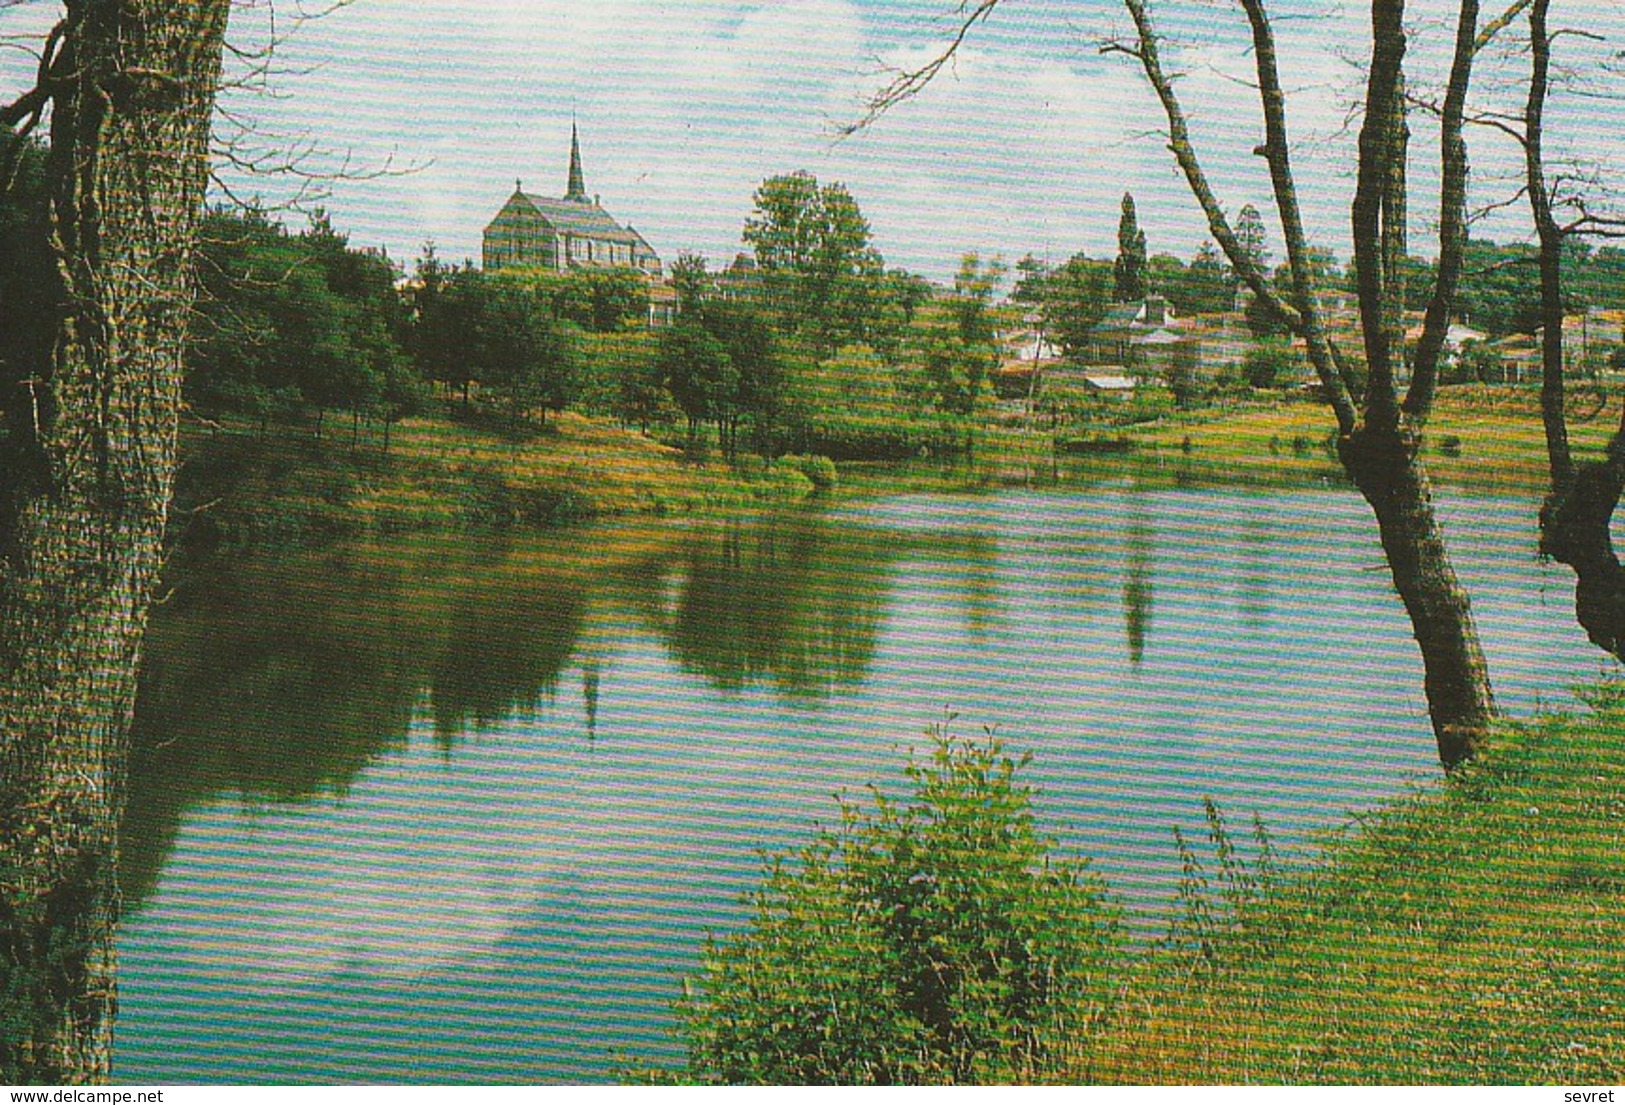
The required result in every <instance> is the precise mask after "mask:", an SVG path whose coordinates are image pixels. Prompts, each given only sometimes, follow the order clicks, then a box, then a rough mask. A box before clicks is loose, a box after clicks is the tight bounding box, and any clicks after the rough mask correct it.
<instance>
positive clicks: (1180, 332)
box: [1082, 295, 1202, 379]
mask: <svg viewBox="0 0 1625 1105" xmlns="http://www.w3.org/2000/svg"><path fill="white" fill-rule="evenodd" d="M1201 348H1202V342H1201V339H1200V338H1199V337H1198V336H1197V335H1196V334H1195V333H1193V332H1191V331H1190V329H1189V328H1188V326H1187V325H1186V323H1185V320H1183V319H1180V318H1178V317H1176V316H1175V314H1174V309H1173V307H1171V306H1170V305H1169V303H1168V301H1167V300H1166V299H1164V298H1163V297H1162V296H1160V295H1151V296H1147V297H1146V298H1144V299H1142V300H1140V301H1139V302H1136V303H1119V304H1117V305H1115V306H1113V307H1111V308H1109V309H1108V310H1107V311H1106V314H1105V316H1104V317H1103V318H1102V319H1101V320H1100V321H1099V322H1098V323H1096V324H1095V325H1094V326H1093V327H1092V328H1091V329H1090V330H1089V335H1088V343H1087V345H1086V347H1085V349H1084V354H1083V358H1082V359H1083V361H1084V363H1085V364H1087V365H1092V366H1103V365H1117V366H1123V367H1125V368H1128V369H1130V370H1132V371H1133V372H1135V373H1137V374H1139V375H1141V376H1158V377H1162V378H1164V379H1169V378H1172V377H1174V376H1176V375H1188V374H1190V373H1193V372H1195V370H1196V366H1197V364H1198V362H1199V361H1200V359H1201Z"/></svg>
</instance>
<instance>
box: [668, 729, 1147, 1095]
mask: <svg viewBox="0 0 1625 1105" xmlns="http://www.w3.org/2000/svg"><path fill="white" fill-rule="evenodd" d="M931 736H932V743H933V747H932V751H931V754H930V757H929V759H927V760H925V761H924V762H921V760H920V759H918V758H911V761H910V764H909V766H908V768H907V769H906V775H907V777H908V779H909V780H910V782H911V783H912V787H913V793H912V795H911V796H910V797H909V798H908V799H907V800H905V801H902V802H895V801H892V800H888V799H887V798H885V797H884V796H882V795H881V794H879V793H878V792H876V794H875V797H874V802H873V805H872V807H860V806H858V805H855V804H852V803H849V802H845V801H842V804H841V819H840V824H839V826H838V828H835V829H830V830H824V831H822V832H820V833H819V834H818V836H817V837H816V839H815V840H814V841H813V843H812V844H810V845H809V846H807V847H806V848H805V849H803V850H802V851H801V853H800V854H799V855H798V856H796V857H795V858H794V859H793V860H790V859H786V858H783V857H781V858H778V859H775V860H773V861H772V863H771V864H770V865H769V867H768V869H767V873H766V881H765V884H764V886H763V887H762V888H761V889H760V890H759V891H757V892H756V894H755V895H754V896H753V899H752V904H753V905H754V907H755V916H754V918H753V919H752V921H751V924H750V927H749V928H748V929H747V930H746V931H744V932H742V933H740V934H738V935H737V936H735V937H733V938H732V939H729V940H727V941H726V942H724V943H720V944H718V943H711V944H709V945H708V946H707V948H706V949H705V952H704V954H703V962H702V972H701V975H700V978H699V980H698V982H697V984H695V985H693V986H690V985H688V984H685V986H684V996H683V998H682V999H681V1001H679V1003H678V1007H677V1012H678V1020H679V1026H680V1029H679V1030H680V1032H681V1034H682V1035H683V1037H684V1039H685V1042H686V1044H687V1049H688V1064H689V1065H688V1070H687V1071H686V1072H685V1075H684V1077H688V1078H692V1079H694V1080H696V1081H699V1082H704V1083H775V1084H785V1083H793V1084H813V1083H922V1082H990V1081H1000V1080H1006V1079H1009V1078H1013V1077H1016V1076H1018V1075H1022V1074H1027V1073H1030V1072H1032V1071H1034V1070H1036V1069H1038V1068H1039V1067H1041V1066H1042V1065H1043V1063H1044V1062H1045V1060H1046V1058H1047V1057H1048V1056H1049V1055H1051V1054H1052V1052H1051V1049H1052V1047H1056V1046H1058V1045H1059V1044H1061V1043H1062V1042H1065V1041H1066V1040H1068V1039H1069V1038H1070V1037H1074V1036H1075V1035H1077V1034H1078V1033H1079V1032H1080V1031H1081V1030H1082V1029H1084V1028H1085V1027H1086V1026H1087V1025H1088V1024H1089V1023H1091V1021H1092V1019H1094V1018H1098V1017H1099V1016H1100V1015H1101V1014H1102V1012H1103V1011H1104V1008H1105V1004H1106V1002H1107V1000H1108V997H1109V993H1110V990H1109V978H1110V973H1111V968H1112V966H1113V964H1114V962H1115V961H1116V957H1117V951H1118V948H1119V946H1120V930H1119V924H1118V920H1117V916H1116V913H1115V912H1114V911H1113V910H1112V909H1111V908H1110V907H1109V906H1108V905H1107V903H1106V901H1105V899H1104V896H1103V890H1102V888H1101V885H1100V884H1099V882H1098V881H1097V880H1096V879H1094V878H1092V877H1089V876H1087V875H1086V874H1085V873H1084V870H1083V866H1082V865H1081V864H1075V863H1070V862H1064V861H1060V862H1056V861H1052V860H1051V859H1050V857H1049V849H1050V846H1051V841H1050V840H1048V839H1047V838H1045V837H1044V836H1042V835H1040V834H1039V833H1038V831H1037V829H1036V828H1035V826H1034V823H1033V812H1032V797H1033V793H1034V792H1033V790H1032V788H1030V787H1028V786H1026V785H1024V784H1020V783H1018V782H1017V781H1016V773H1017V771H1018V770H1019V769H1020V768H1021V767H1022V766H1023V765H1024V764H1025V763H1026V762H1027V759H1026V758H1022V759H1020V760H1017V759H1014V758H1012V757H1010V756H1008V755H1007V754H1006V753H1005V751H1004V747H1003V745H1002V743H1001V742H1000V741H999V740H998V739H996V738H994V737H992V736H991V735H989V737H988V738H987V739H986V740H985V741H980V742H977V741H958V740H954V739H951V738H950V737H949V736H948V734H947V731H946V729H945V728H938V729H935V730H933V731H932V733H931Z"/></svg>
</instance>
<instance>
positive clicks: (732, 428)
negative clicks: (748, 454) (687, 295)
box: [700, 302, 787, 457]
mask: <svg viewBox="0 0 1625 1105" xmlns="http://www.w3.org/2000/svg"><path fill="white" fill-rule="evenodd" d="M700 325H701V326H703V327H704V328H705V331H706V332H707V333H708V334H710V335H711V336H712V337H713V338H715V339H716V340H717V342H718V343H719V344H720V345H721V347H722V349H723V351H724V352H725V353H726V354H727V358H728V363H729V364H730V365H731V367H732V373H731V376H729V377H728V378H729V379H730V380H731V382H732V385H733V391H732V393H731V394H728V395H719V396H718V400H719V401H718V402H717V403H716V405H715V409H714V410H713V412H712V417H713V418H715V419H716V420H717V422H718V428H719V430H720V432H721V437H722V447H723V451H724V452H726V453H727V454H728V456H730V457H732V456H733V455H734V454H735V453H736V452H737V451H738V430H739V420H740V419H741V418H748V419H750V421H751V425H752V428H753V430H754V434H753V437H754V439H755V445H756V448H757V450H758V451H759V452H761V453H762V454H764V455H771V454H772V453H773V450H774V433H775V430H776V429H777V427H778V425H779V422H780V420H781V418H782V416H783V413H784V404H785V401H786V387H787V380H786V373H785V367H784V361H783V359H782V358H781V357H780V355H779V352H778V349H777V348H776V343H775V341H774V338H773V328H772V327H771V326H769V325H768V322H767V319H766V318H764V317H763V316H762V314H761V313H760V312H759V311H757V310H756V309H755V308H754V307H752V306H750V305H747V304H740V303H723V302H713V303H708V304H706V305H705V307H704V309H703V310H702V311H701V312H700Z"/></svg>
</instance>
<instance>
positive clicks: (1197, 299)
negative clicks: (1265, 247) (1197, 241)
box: [1168, 242, 1236, 315]
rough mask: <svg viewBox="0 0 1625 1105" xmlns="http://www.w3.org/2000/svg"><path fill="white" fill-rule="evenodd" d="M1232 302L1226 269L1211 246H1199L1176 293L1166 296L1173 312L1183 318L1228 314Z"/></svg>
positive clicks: (1232, 291)
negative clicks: (1184, 316) (1185, 316)
mask: <svg viewBox="0 0 1625 1105" xmlns="http://www.w3.org/2000/svg"><path fill="white" fill-rule="evenodd" d="M1235 299H1236V284H1235V279H1234V278H1233V277H1232V276H1231V274H1230V266H1229V265H1227V264H1225V261H1224V257H1223V255H1221V254H1220V253H1219V250H1218V248H1217V247H1216V246H1214V244H1213V243H1212V242H1203V243H1202V244H1201V246H1200V247H1199V248H1198V249H1197V251H1196V256H1194V257H1192V258H1191V263H1190V265H1189V266H1188V267H1186V269H1185V272H1184V280H1183V282H1182V284H1181V287H1180V289H1179V290H1178V292H1176V293H1171V294H1170V295H1169V296H1168V300H1169V302H1170V303H1172V304H1173V305H1174V309H1175V310H1177V311H1179V312H1181V313H1182V314H1187V315H1201V314H1219V313H1221V312H1224V311H1228V310H1230V308H1231V306H1232V304H1234V302H1235Z"/></svg>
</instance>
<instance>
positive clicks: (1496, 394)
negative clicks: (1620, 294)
mask: <svg viewBox="0 0 1625 1105" xmlns="http://www.w3.org/2000/svg"><path fill="white" fill-rule="evenodd" d="M1539 404H1540V396H1539V393H1538V392H1537V391H1535V390H1534V389H1531V388H1508V387H1450V388H1443V389H1441V390H1440V393H1439V400H1438V405H1437V408H1436V410H1435V413H1434V416H1433V419H1432V421H1431V422H1430V424H1429V428H1428V435H1427V438H1426V439H1425V443H1424V456H1425V457H1426V459H1427V464H1428V470H1429V472H1430V473H1431V474H1432V475H1433V478H1434V479H1435V480H1437V481H1438V482H1440V483H1446V484H1471V485H1473V486H1475V487H1480V488H1492V487H1509V488H1512V487H1516V488H1539V487H1541V486H1543V485H1544V483H1545V480H1546V439H1545V432H1544V430H1543V429H1542V427H1541V421H1540V405H1539ZM1597 406H1598V404H1597V402H1596V400H1595V399H1594V398H1592V397H1590V396H1589V395H1584V394H1582V395H1579V396H1576V397H1574V398H1573V399H1572V400H1571V408H1572V409H1573V410H1574V411H1576V412H1577V414H1578V415H1579V416H1584V415H1586V414H1589V413H1590V412H1591V411H1592V409H1593V408H1595V407H1597ZM1571 417H1574V416H1571ZM1616 421H1617V414H1616V415H1610V414H1609V412H1608V411H1606V410H1599V411H1598V412H1597V414H1596V416H1594V417H1591V418H1589V419H1584V418H1575V420H1574V424H1573V425H1572V426H1571V427H1570V435H1571V439H1572V441H1573V443H1574V445H1575V447H1576V449H1577V450H1588V449H1594V450H1598V451H1600V450H1601V449H1602V447H1603V445H1605V444H1606V442H1607V440H1608V437H1609V435H1610V434H1611V433H1612V432H1613V430H1614V428H1615V422H1616ZM1335 425H1336V424H1335V423H1334V422H1333V420H1332V416H1331V413H1330V412H1329V411H1328V410H1327V409H1326V408H1325V406H1324V405H1322V404H1320V403H1316V402H1311V401H1308V400H1299V401H1291V402H1282V403H1276V404H1253V405H1248V406H1243V407H1240V408H1237V409H1234V410H1228V411H1198V412H1193V413H1192V414H1189V415H1185V416H1176V417H1171V418H1168V419H1164V420H1163V421H1161V422H1158V423H1154V424H1149V425H1145V426H1137V427H1130V428H1128V429H1126V430H1125V431H1124V435H1125V436H1127V437H1128V438H1129V439H1130V440H1131V441H1133V442H1134V443H1135V444H1136V445H1137V446H1139V447H1140V448H1143V449H1160V450H1178V451H1181V452H1183V451H1184V441H1185V439H1186V438H1188V439H1189V440H1190V456H1191V457H1192V458H1193V459H1194V460H1198V461H1210V462H1213V463H1215V464H1221V465H1223V466H1225V467H1227V468H1231V469H1240V470H1243V471H1244V470H1246V469H1249V468H1254V469H1258V470H1260V471H1265V470H1267V471H1271V472H1283V471H1289V470H1292V469H1295V468H1301V469H1303V470H1304V471H1305V472H1306V473H1307V472H1310V471H1319V470H1322V469H1329V468H1336V465H1337V462H1336V460H1335V459H1333V458H1331V457H1330V456H1329V455H1328V453H1327V452H1326V450H1325V445H1326V442H1327V440H1328V437H1329V436H1330V434H1331V432H1332V430H1333V428H1334V427H1335ZM1450 438H1458V439H1459V440H1460V445H1459V449H1458V450H1449V451H1447V450H1445V449H1444V448H1443V446H1444V443H1445V442H1446V441H1447V440H1448V439H1450ZM1296 439H1302V442H1301V444H1303V445H1307V446H1308V448H1307V450H1303V449H1301V448H1300V449H1299V450H1295V449H1294V448H1293V445H1294V441H1295V440H1296ZM1272 440H1273V442H1274V448H1273V450H1272V448H1271V442H1272ZM1451 453H1454V454H1455V455H1451Z"/></svg>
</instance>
